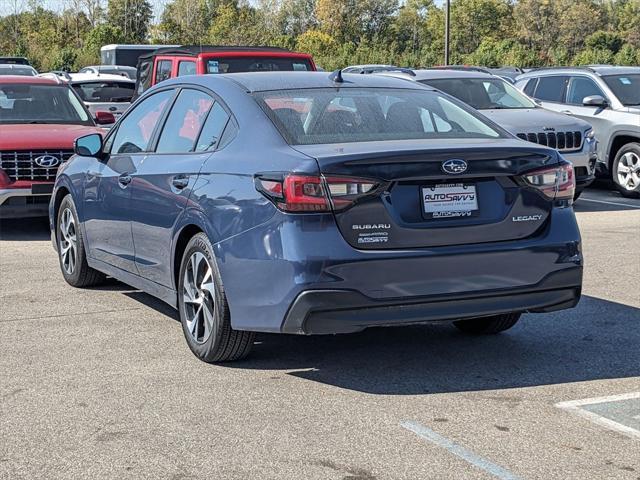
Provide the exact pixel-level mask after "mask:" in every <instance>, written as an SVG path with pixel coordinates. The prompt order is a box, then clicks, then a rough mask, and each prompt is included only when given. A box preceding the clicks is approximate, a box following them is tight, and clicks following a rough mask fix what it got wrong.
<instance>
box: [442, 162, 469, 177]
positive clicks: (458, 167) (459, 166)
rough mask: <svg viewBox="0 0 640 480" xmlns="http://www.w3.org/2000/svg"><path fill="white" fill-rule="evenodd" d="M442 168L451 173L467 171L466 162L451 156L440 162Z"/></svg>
mask: <svg viewBox="0 0 640 480" xmlns="http://www.w3.org/2000/svg"><path fill="white" fill-rule="evenodd" d="M442 170H443V171H444V172H445V173H450V174H452V175H456V174H459V173H464V172H466V171H467V162H465V161H464V160H461V159H459V158H452V159H451V160H446V161H444V162H442Z"/></svg>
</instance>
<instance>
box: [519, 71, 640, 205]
mask: <svg viewBox="0 0 640 480" xmlns="http://www.w3.org/2000/svg"><path fill="white" fill-rule="evenodd" d="M516 86H517V87H518V88H520V89H521V90H523V91H524V92H525V93H526V94H527V95H529V96H531V97H533V98H535V99H537V100H538V101H540V102H541V104H542V106H544V107H545V108H548V109H550V110H555V111H558V112H562V113H566V114H569V115H573V116H575V117H578V118H581V119H583V120H586V121H587V122H589V123H590V124H591V125H593V129H594V131H595V134H596V138H597V139H598V165H597V167H598V172H599V173H601V174H604V175H607V176H609V177H610V178H611V179H612V180H613V182H614V184H615V186H616V188H617V189H618V190H619V191H620V193H622V195H624V196H626V197H636V198H637V197H640V67H613V66H593V67H567V68H545V69H537V70H533V71H531V72H529V73H525V74H523V75H520V76H519V77H518V78H517V80H516Z"/></svg>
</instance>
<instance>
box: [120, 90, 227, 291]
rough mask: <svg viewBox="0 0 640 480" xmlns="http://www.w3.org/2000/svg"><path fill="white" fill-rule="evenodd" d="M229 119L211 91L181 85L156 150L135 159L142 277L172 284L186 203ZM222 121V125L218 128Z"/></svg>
mask: <svg viewBox="0 0 640 480" xmlns="http://www.w3.org/2000/svg"><path fill="white" fill-rule="evenodd" d="M227 120H228V115H227V114H226V112H225V110H224V109H223V108H222V107H221V106H220V105H219V104H218V103H215V100H214V98H213V97H212V96H211V95H210V94H209V93H207V92H205V91H203V90H198V89H195V88H183V89H181V90H180V92H179V93H178V96H177V98H176V100H175V103H174V104H173V106H172V108H171V111H170V112H169V114H168V115H167V117H166V120H165V122H164V126H163V127H162V131H161V133H160V135H159V136H158V138H157V141H156V146H155V149H154V151H153V152H152V153H150V154H149V155H147V156H146V157H145V158H142V159H136V160H137V161H136V168H135V173H134V175H133V182H132V184H133V185H132V187H133V188H132V199H131V200H132V202H131V204H132V210H133V220H132V231H133V240H134V244H135V251H136V265H137V268H138V271H139V272H140V275H141V276H143V277H145V278H147V279H149V280H152V281H154V282H156V283H159V284H161V285H164V286H167V287H171V286H172V279H171V261H170V258H171V245H172V239H173V233H174V231H175V225H176V222H177V221H178V219H179V217H180V214H181V213H182V211H183V210H184V209H185V208H186V207H187V205H188V202H189V196H190V194H191V189H192V187H193V185H194V183H195V182H196V179H197V177H198V173H199V171H200V168H201V167H202V164H203V162H204V161H205V160H206V159H207V158H208V157H209V156H210V155H211V152H212V151H213V150H214V149H215V147H216V144H217V138H218V134H216V133H215V132H217V130H218V128H220V129H222V128H224V125H225V124H226V122H227ZM219 124H222V126H221V127H216V125H219ZM203 125H204V127H203ZM212 126H213V127H214V128H213V130H214V131H213V132H211V129H212ZM201 131H202V133H201Z"/></svg>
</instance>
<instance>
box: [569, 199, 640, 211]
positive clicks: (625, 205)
mask: <svg viewBox="0 0 640 480" xmlns="http://www.w3.org/2000/svg"><path fill="white" fill-rule="evenodd" d="M579 201H580V202H593V203H603V204H605V205H615V206H616V207H627V208H632V209H636V210H640V207H638V206H635V205H629V204H628V203H619V202H609V201H606V200H594V199H593V198H584V197H580V200H579Z"/></svg>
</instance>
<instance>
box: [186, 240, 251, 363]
mask: <svg viewBox="0 0 640 480" xmlns="http://www.w3.org/2000/svg"><path fill="white" fill-rule="evenodd" d="M177 290H178V310H179V312H180V323H181V324H182V331H183V332H184V336H185V338H186V340H187V344H188V345H189V348H190V349H191V351H192V352H193V353H194V355H195V356H196V357H198V358H199V359H200V360H202V361H205V362H207V363H215V362H228V361H233V360H239V359H241V358H244V357H246V356H247V355H248V354H249V352H250V351H251V348H252V347H253V338H254V333H253V332H245V331H240V330H234V329H233V328H231V315H230V313H229V305H228V304H227V297H226V295H225V292H224V287H223V285H222V278H221V277H220V271H219V270H218V265H217V263H216V260H215V257H214V256H213V248H212V247H211V243H210V242H209V239H208V238H207V236H206V235H205V234H204V233H198V234H197V235H194V237H193V238H192V239H191V240H190V241H189V243H188V244H187V247H186V249H185V251H184V255H183V256H182V262H181V265H180V274H179V277H178V289H177Z"/></svg>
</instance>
